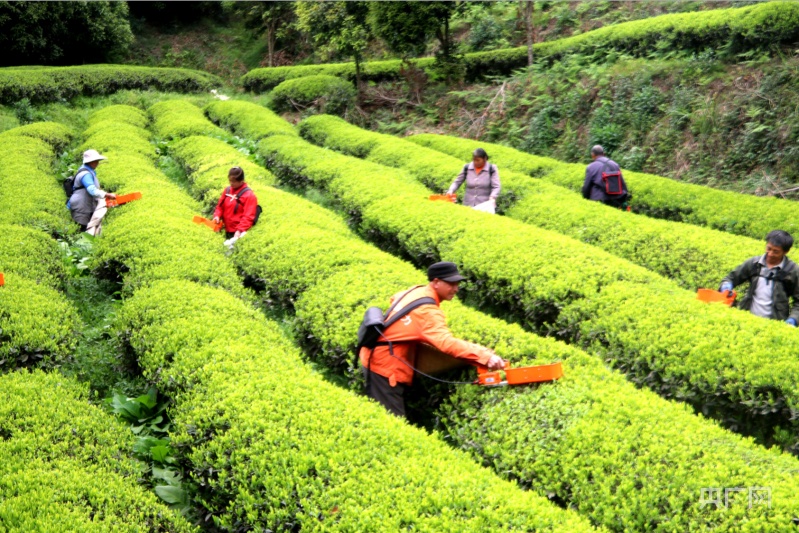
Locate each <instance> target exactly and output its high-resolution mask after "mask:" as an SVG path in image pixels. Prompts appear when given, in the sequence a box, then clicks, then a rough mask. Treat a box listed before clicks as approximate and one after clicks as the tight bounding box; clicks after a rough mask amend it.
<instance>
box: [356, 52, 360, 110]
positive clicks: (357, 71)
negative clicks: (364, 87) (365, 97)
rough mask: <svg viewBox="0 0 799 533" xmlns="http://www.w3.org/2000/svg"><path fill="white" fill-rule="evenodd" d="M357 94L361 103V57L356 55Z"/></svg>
mask: <svg viewBox="0 0 799 533" xmlns="http://www.w3.org/2000/svg"><path fill="white" fill-rule="evenodd" d="M355 94H356V98H357V100H358V103H359V104H360V103H361V56H360V55H359V54H356V55H355Z"/></svg>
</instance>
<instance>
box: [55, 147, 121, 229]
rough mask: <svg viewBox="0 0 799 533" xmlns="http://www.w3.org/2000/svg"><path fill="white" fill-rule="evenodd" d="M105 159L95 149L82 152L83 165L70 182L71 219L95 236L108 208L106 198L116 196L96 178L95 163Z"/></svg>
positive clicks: (69, 203)
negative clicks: (107, 190) (106, 189)
mask: <svg viewBox="0 0 799 533" xmlns="http://www.w3.org/2000/svg"><path fill="white" fill-rule="evenodd" d="M104 159H107V158H106V157H105V156H102V155H100V153H99V152H98V151H97V150H86V151H85V152H83V166H81V167H80V168H79V169H78V172H77V174H75V178H74V179H73V182H72V196H70V197H69V201H68V202H67V208H68V209H69V210H70V213H71V215H72V220H74V221H75V222H77V223H78V224H79V225H80V230H81V231H85V232H87V233H89V234H90V235H93V236H95V237H96V236H97V235H99V234H100V231H101V225H102V220H103V217H104V216H105V214H106V212H107V211H108V208H107V207H106V205H105V199H106V198H111V199H113V198H116V197H117V196H116V194H114V193H110V192H105V191H104V190H102V189H101V188H100V181H99V180H98V179H97V165H99V164H100V161H102V160H104Z"/></svg>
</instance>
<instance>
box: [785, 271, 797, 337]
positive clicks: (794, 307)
mask: <svg viewBox="0 0 799 533" xmlns="http://www.w3.org/2000/svg"><path fill="white" fill-rule="evenodd" d="M791 276H792V277H793V294H789V295H788V296H789V297H791V298H793V305H792V306H791V314H790V315H789V316H788V320H786V322H788V323H789V324H791V325H793V326H796V325H797V324H799V274H797V273H796V270H795V269H794V272H791ZM791 320H793V323H791Z"/></svg>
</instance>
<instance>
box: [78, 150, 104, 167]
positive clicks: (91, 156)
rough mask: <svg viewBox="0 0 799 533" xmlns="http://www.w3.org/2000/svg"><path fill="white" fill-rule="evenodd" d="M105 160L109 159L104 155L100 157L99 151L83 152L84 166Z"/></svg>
mask: <svg viewBox="0 0 799 533" xmlns="http://www.w3.org/2000/svg"><path fill="white" fill-rule="evenodd" d="M103 159H108V158H107V157H106V156H104V155H100V152H98V151H97V150H86V151H85V152H83V164H84V165H85V164H86V163H91V162H92V161H102V160H103Z"/></svg>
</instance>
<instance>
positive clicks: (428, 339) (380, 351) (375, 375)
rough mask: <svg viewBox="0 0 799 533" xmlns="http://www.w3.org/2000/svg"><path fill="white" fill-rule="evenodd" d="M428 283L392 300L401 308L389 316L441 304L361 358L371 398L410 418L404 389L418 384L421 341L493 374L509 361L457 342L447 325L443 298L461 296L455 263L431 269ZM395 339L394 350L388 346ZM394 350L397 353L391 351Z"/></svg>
mask: <svg viewBox="0 0 799 533" xmlns="http://www.w3.org/2000/svg"><path fill="white" fill-rule="evenodd" d="M427 279H428V280H429V283H428V284H427V285H420V286H418V287H413V288H411V289H410V290H407V291H403V292H401V293H398V294H395V295H394V296H392V297H391V304H392V305H394V303H395V302H397V299H400V301H399V302H397V305H395V306H394V311H393V312H392V314H390V315H389V316H388V317H387V318H388V319H390V318H391V317H392V316H393V315H394V313H396V312H398V311H400V310H401V309H402V308H403V307H406V306H407V305H408V304H410V303H411V302H414V301H415V300H418V299H420V298H425V297H429V298H432V299H433V300H434V301H435V302H436V303H435V305H434V304H425V305H421V306H419V307H417V308H416V309H413V310H412V311H411V312H410V313H408V314H407V315H406V316H404V317H403V318H402V319H400V320H397V321H396V322H394V324H392V325H391V326H389V328H388V329H386V330H385V331H384V332H383V338H381V339H380V340H381V341H386V342H385V343H380V344H379V345H378V346H376V347H375V348H374V349H369V348H366V347H364V348H361V351H360V354H359V356H360V360H361V365H362V366H363V373H364V376H365V377H366V395H367V396H369V397H370V398H373V399H375V400H377V401H378V402H379V403H381V404H382V405H383V406H384V407H385V408H386V409H388V410H389V411H390V412H391V413H393V414H395V415H397V416H405V399H404V394H405V389H406V388H407V387H408V386H409V385H410V384H411V383H412V381H413V373H414V370H413V367H415V366H416V350H417V347H418V345H419V343H420V342H424V343H427V344H430V345H432V346H433V347H434V348H436V349H437V350H439V351H440V352H443V353H445V354H447V355H451V356H453V357H457V358H459V359H464V360H466V361H469V362H473V363H479V364H481V365H484V366H487V367H488V368H489V369H491V370H495V369H499V368H503V367H504V366H505V362H504V361H503V360H502V359H501V358H500V357H499V356H498V355H497V354H495V353H494V352H493V351H492V350H490V349H488V348H485V347H483V346H480V345H478V344H473V343H471V342H466V341H463V340H460V339H456V338H455V337H454V336H453V335H452V332H451V331H450V330H449V328H448V327H447V323H446V320H445V318H444V313H443V312H442V311H441V308H440V307H439V305H440V303H441V301H442V300H452V299H453V298H454V297H455V295H456V294H457V293H458V286H459V284H460V282H461V281H463V280H464V279H466V278H464V277H463V276H461V275H460V273H459V272H458V267H457V266H456V265H455V264H454V263H435V264H434V265H432V266H431V267H430V268H429V269H428V270H427ZM387 341H391V348H389V346H387V345H386V344H387ZM392 351H393V355H392V353H391V352H392Z"/></svg>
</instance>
